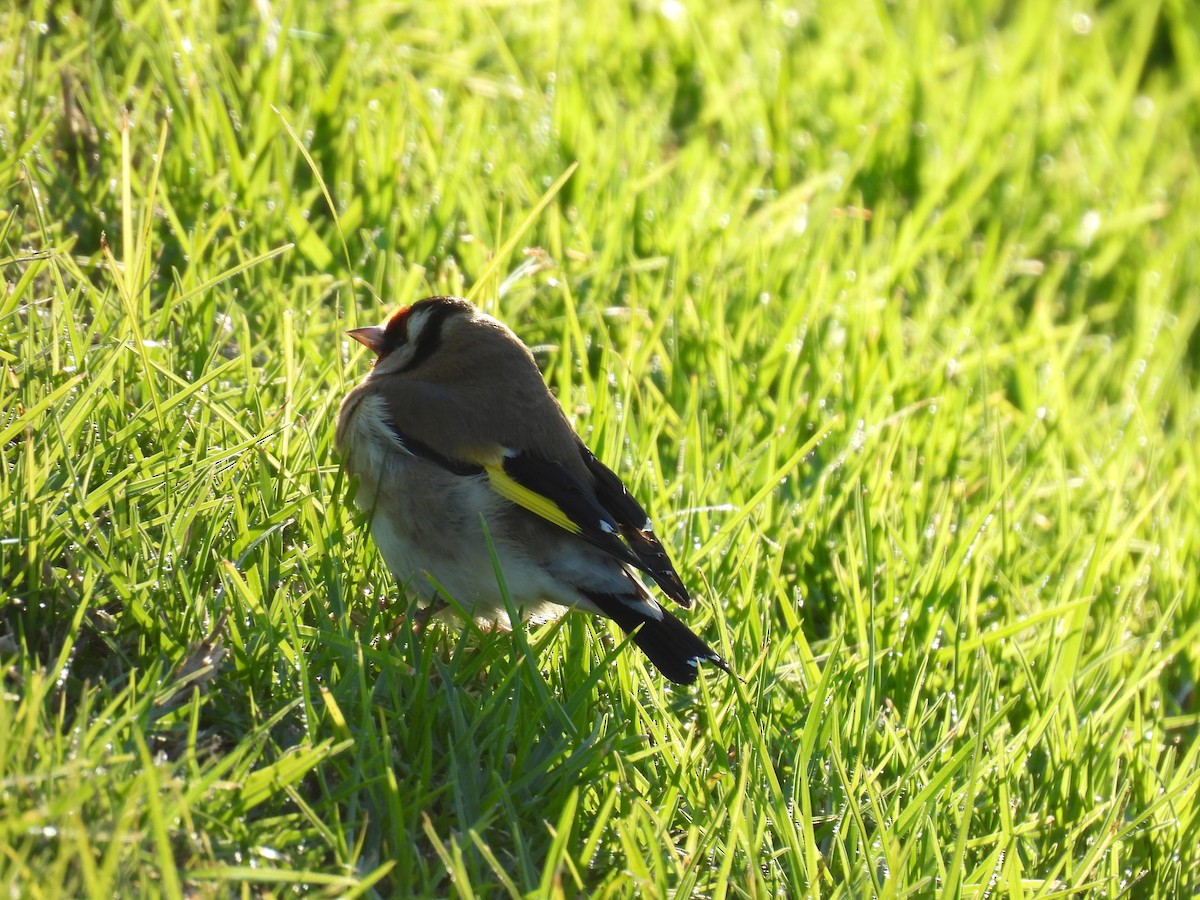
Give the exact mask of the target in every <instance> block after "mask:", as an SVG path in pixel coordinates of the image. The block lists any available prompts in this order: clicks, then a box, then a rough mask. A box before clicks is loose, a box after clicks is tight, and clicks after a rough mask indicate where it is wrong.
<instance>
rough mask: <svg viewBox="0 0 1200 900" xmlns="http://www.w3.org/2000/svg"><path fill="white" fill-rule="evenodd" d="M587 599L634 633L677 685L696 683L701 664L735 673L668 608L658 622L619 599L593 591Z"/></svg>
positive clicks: (656, 663) (638, 641)
mask: <svg viewBox="0 0 1200 900" xmlns="http://www.w3.org/2000/svg"><path fill="white" fill-rule="evenodd" d="M586 596H587V598H588V599H589V600H591V601H592V602H593V603H594V604H596V606H598V607H599V608H600V611H601V612H603V613H604V614H605V615H606V616H608V617H609V618H610V619H612V620H613V621H614V622H616V623H617V625H619V626H620V627H621V630H622V631H624V632H626V633H628V634H632V635H633V642H634V643H635V644H637V645H638V648H639V649H640V650H641V651H642V652H643V653H645V654H646V656H647V658H648V659H649V660H650V662H652V663H653V664H654V667H655V668H656V669H658V671H660V672H662V673H663V675H664V676H666V677H667V678H669V679H670V680H671V681H673V682H675V683H676V684H693V683H694V682H695V681H696V674H697V673H698V671H699V669H700V663H702V662H709V663H712V664H713V665H714V666H716V667H717V668H719V669H723V670H725V671H726V672H728V673H729V674H730V675H732V674H733V670H732V669H730V668H729V663H727V662H725V660H724V659H722V658H721V655H720V654H719V653H717V651H715V650H713V648H712V647H710V646H708V644H706V643H704V641H702V640H701V639H700V638H698V637H697V636H696V635H695V634H693V633H692V631H691V629H689V628H688V627H687V626H686V625H684V624H683V623H682V622H681V621H679V620H678V619H677V618H675V617H674V616H673V615H671V614H670V613H669V612H667V611H666V610H665V609H660V611H661V613H662V618H661V619H655V618H653V617H651V616H648V615H647V614H646V613H644V612H642V611H641V610H639V609H637V608H635V607H632V606H629V605H628V604H626V603H624V602H623V601H622V600H621V599H620V598H619V597H613V596H612V595H610V594H593V593H590V592H588V593H587V595H586ZM647 602H653V601H647Z"/></svg>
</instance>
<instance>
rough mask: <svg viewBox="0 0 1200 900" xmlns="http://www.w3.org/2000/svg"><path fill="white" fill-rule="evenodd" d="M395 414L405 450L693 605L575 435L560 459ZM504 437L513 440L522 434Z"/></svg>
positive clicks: (627, 502) (635, 507) (642, 514)
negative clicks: (475, 440) (471, 439)
mask: <svg viewBox="0 0 1200 900" xmlns="http://www.w3.org/2000/svg"><path fill="white" fill-rule="evenodd" d="M451 403H452V401H451ZM396 411H397V410H396V407H395V406H394V405H393V406H392V407H391V409H390V413H391V414H390V415H388V416H386V418H385V422H386V425H387V428H388V430H389V431H390V432H391V435H392V436H393V437H394V438H395V440H396V442H397V444H399V445H400V446H401V447H402V448H403V449H404V450H405V451H407V452H408V453H410V454H412V455H413V456H415V457H418V458H420V459H424V460H427V461H428V462H431V463H434V464H436V465H438V466H440V467H441V468H442V469H444V470H446V471H447V472H450V473H452V474H454V475H460V476H463V477H478V476H480V475H483V476H486V478H487V484H488V486H489V487H490V488H491V489H492V490H493V491H495V492H496V493H497V494H499V495H500V496H501V497H504V498H505V499H506V500H508V501H510V502H512V503H515V504H516V505H517V506H520V507H522V508H523V509H526V510H528V511H529V512H531V513H533V514H534V515H537V516H539V517H541V518H542V519H545V520H546V521H547V522H550V523H551V524H553V525H556V526H558V527H559V528H561V529H563V530H564V531H568V532H570V533H571V534H575V535H578V536H579V537H580V538H582V539H583V540H585V541H587V542H588V543H590V544H592V545H594V546H596V547H598V548H599V549H601V550H603V551H604V552H606V553H608V554H609V555H611V556H613V557H614V558H616V559H618V560H620V561H621V562H623V563H625V564H626V565H630V566H633V567H634V568H636V569H640V570H641V571H643V572H645V573H646V574H647V575H649V576H650V577H651V578H653V579H654V581H655V582H656V583H657V584H658V586H659V587H660V588H662V591H663V593H665V594H666V595H667V596H668V597H670V598H671V599H672V600H674V601H675V602H677V603H679V604H680V605H682V606H685V607H688V606H691V603H692V601H691V597H689V596H688V592H687V588H685V587H684V585H683V582H682V581H681V580H680V578H679V575H678V574H677V573H676V572H675V568H674V566H672V565H671V560H670V559H669V558H668V557H667V554H666V551H665V550H664V549H663V546H662V544H661V543H660V542H659V540H658V538H657V537H655V535H654V532H653V530H652V529H651V527H650V520H649V518H648V517H647V515H646V511H645V510H644V509H642V507H641V505H639V504H638V502H637V501H636V500H634V499H633V497H632V496H630V494H629V492H628V491H627V490H626V489H625V485H624V484H622V483H621V479H620V478H618V477H617V476H616V475H615V474H614V473H613V472H612V470H610V469H609V468H608V467H607V466H605V465H604V464H603V463H601V462H600V461H599V460H598V459H596V457H595V456H594V455H593V454H592V452H591V451H590V450H588V448H587V447H586V446H585V445H584V444H583V442H582V441H580V440H579V439H578V437H576V436H575V435H574V432H570V441H569V442H565V446H564V447H562V448H561V449H563V450H565V453H561V452H560V453H558V454H557V456H552V455H550V454H548V453H542V452H539V451H538V450H536V449H527V448H513V447H510V446H505V445H504V444H502V443H500V442H492V441H489V442H488V443H486V444H484V445H482V446H481V445H474V446H466V445H458V446H455V445H454V444H453V443H452V442H451V435H450V434H449V433H444V434H443V433H439V432H438V431H437V430H436V429H435V428H430V427H423V425H424V423H423V422H422V421H421V420H420V419H419V418H417V417H413V416H408V415H404V416H397V415H396V414H395V413H396ZM447 411H449V412H451V413H453V410H447ZM443 418H447V417H443ZM449 418H453V415H451V416H449ZM401 420H403V424H401ZM564 424H565V423H564ZM477 433H478V431H477ZM504 437H508V438H510V439H513V440H514V442H516V441H515V439H516V438H517V436H516V435H505V436H504ZM572 454H574V455H575V456H574V458H573V459H572V458H570V457H571V455H572ZM561 457H566V459H565V461H563V460H562V459H561Z"/></svg>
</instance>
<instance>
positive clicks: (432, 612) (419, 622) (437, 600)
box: [412, 597, 450, 634]
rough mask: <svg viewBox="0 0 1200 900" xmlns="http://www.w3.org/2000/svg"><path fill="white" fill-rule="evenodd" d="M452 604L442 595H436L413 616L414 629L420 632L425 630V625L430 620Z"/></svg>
mask: <svg viewBox="0 0 1200 900" xmlns="http://www.w3.org/2000/svg"><path fill="white" fill-rule="evenodd" d="M449 608H450V604H449V603H447V602H446V601H445V600H444V599H443V598H441V597H434V598H433V599H432V600H430V601H429V603H428V604H427V605H425V606H422V607H421V608H420V609H418V610H417V612H416V614H415V615H414V616H413V626H412V627H413V631H415V632H417V633H418V634H420V633H421V632H422V631H424V630H425V626H426V625H428V624H429V620H430V619H432V618H433V617H434V616H436V615H437V614H438V613H440V612H441V611H442V610H445V609H449Z"/></svg>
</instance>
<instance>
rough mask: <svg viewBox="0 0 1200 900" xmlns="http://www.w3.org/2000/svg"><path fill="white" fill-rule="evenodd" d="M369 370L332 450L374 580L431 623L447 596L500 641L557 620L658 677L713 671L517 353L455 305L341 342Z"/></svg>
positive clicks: (619, 498)
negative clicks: (365, 532) (624, 637)
mask: <svg viewBox="0 0 1200 900" xmlns="http://www.w3.org/2000/svg"><path fill="white" fill-rule="evenodd" d="M347 333H348V335H349V336H350V337H351V338H353V339H354V340H356V341H358V342H359V343H360V344H363V345H364V346H365V347H367V348H368V349H369V350H370V351H371V352H372V353H373V354H374V355H375V360H374V363H373V365H372V367H371V371H370V372H369V373H368V374H367V376H366V378H365V379H364V380H363V381H362V382H361V383H360V384H358V385H357V386H356V387H354V388H353V389H352V390H350V392H349V393H348V394H347V395H346V397H345V399H344V400H343V401H342V404H341V408H340V410H339V412H338V418H337V426H336V432H335V443H336V446H337V449H338V452H339V454H340V456H341V458H342V462H343V466H344V468H345V470H346V472H347V473H348V474H349V475H350V476H352V477H354V478H356V479H357V488H356V490H355V492H354V502H355V504H356V505H357V506H358V507H359V509H361V510H362V511H363V512H364V513H365V514H366V515H367V516H368V517H369V523H370V526H369V527H370V533H371V537H372V538H373V540H374V543H375V545H376V546H377V548H378V550H379V552H380V555H381V556H382V557H383V560H384V562H385V563H386V565H387V567H388V569H389V570H390V572H391V574H392V575H393V577H394V578H395V579H396V581H397V582H398V583H399V584H400V585H401V586H402V587H403V588H404V589H406V590H407V591H409V592H415V594H416V599H418V601H419V602H423V603H424V605H423V606H422V608H421V612H420V613H418V615H420V614H421V613H428V612H430V611H433V610H436V611H439V612H440V611H442V610H444V608H445V607H446V606H448V604H447V603H446V601H445V600H444V598H443V592H444V593H445V594H449V596H450V597H451V598H453V600H454V601H455V603H457V604H458V605H459V606H460V607H461V608H462V609H463V610H464V611H465V612H466V613H467V614H468V615H470V616H471V617H472V618H474V619H475V620H476V621H478V622H481V623H490V624H492V625H496V626H499V627H508V626H510V625H511V623H510V622H509V621H508V619H509V617H508V615H507V609H508V607H507V605H506V603H505V600H504V590H503V589H502V588H501V587H500V579H499V578H498V577H497V571H496V569H497V566H496V565H494V563H493V553H494V559H495V563H497V564H498V568H499V574H500V575H501V576H502V578H503V582H504V584H505V586H506V588H507V592H508V596H509V597H510V599H511V601H512V603H513V605H514V606H516V607H517V608H519V609H521V611H522V614H523V617H524V618H529V619H533V620H535V621H546V620H549V619H552V618H555V617H556V616H557V615H558V614H559V613H561V612H563V611H564V610H567V609H573V610H579V611H583V612H587V613H592V614H596V615H600V616H604V617H607V618H609V619H612V620H613V621H614V622H615V623H616V624H617V625H618V626H619V627H620V628H621V629H622V630H623V631H624V632H626V633H628V634H631V635H632V640H633V643H634V644H635V645H637V647H639V648H640V649H641V650H642V652H643V653H645V655H646V656H647V657H648V658H649V660H650V662H651V663H653V665H654V666H655V668H657V669H658V671H659V672H661V673H662V674H663V675H664V676H665V677H666V678H668V679H669V680H670V681H673V682H675V683H678V684H692V683H694V682H695V681H696V678H697V674H698V671H699V667H700V665H701V664H702V663H708V664H712V665H715V666H716V667H717V668H719V669H722V670H724V671H725V672H727V673H730V674H733V672H732V669H731V668H730V666H729V664H728V663H727V662H726V661H725V660H724V659H723V658H722V657H721V656H720V654H718V653H717V652H716V651H715V650H713V649H712V647H710V646H709V645H708V644H706V643H705V642H704V641H703V640H702V639H701V638H700V637H698V636H697V635H695V634H694V633H693V632H692V631H691V630H690V629H689V628H688V627H687V626H686V625H685V624H684V623H683V622H682V621H680V620H679V619H678V618H676V617H675V616H674V615H672V614H671V613H670V612H669V611H668V610H666V609H664V608H663V606H662V605H661V604H660V603H659V602H658V601H657V600H656V599H655V597H654V596H653V595H652V593H651V590H650V589H649V588H648V587H647V584H646V582H647V581H649V582H652V583H653V584H654V585H656V586H657V587H658V589H659V591H661V592H662V594H664V595H665V596H666V597H668V598H670V599H671V600H672V601H674V602H675V603H677V604H679V605H680V606H682V607H684V608H689V607H691V605H692V599H691V595H690V594H689V593H688V590H687V588H686V587H685V586H684V583H683V581H682V579H681V578H680V576H679V574H678V572H677V571H676V569H675V566H674V565H673V563H672V562H671V559H670V557H669V556H668V555H667V551H666V549H665V548H664V547H663V545H662V542H661V541H660V540H659V539H658V537H657V536H656V535H655V533H654V529H653V525H652V523H651V521H650V518H649V516H647V514H646V512H645V510H644V509H643V508H642V506H641V505H640V504H639V503H638V502H637V500H635V499H634V498H633V496H632V495H631V494H630V493H629V491H628V490H627V489H626V487H625V485H624V483H623V482H622V481H621V479H620V478H619V477H618V476H617V475H616V474H615V473H614V472H613V471H612V470H611V469H610V468H608V467H607V466H606V465H604V463H602V462H601V461H600V460H599V459H597V458H596V456H595V454H593V453H592V451H591V450H589V449H588V447H587V446H586V445H585V444H584V442H583V441H582V440H581V439H580V438H579V436H578V434H577V433H576V432H575V430H574V428H572V426H571V424H570V422H569V421H568V420H567V417H566V415H565V414H564V413H563V410H562V407H561V406H560V405H559V404H558V401H557V400H556V399H555V398H554V395H553V394H552V393H551V392H550V389H549V388H548V387H547V386H546V383H545V380H544V379H543V377H542V373H541V371H540V369H539V368H538V365H537V362H536V361H535V360H534V357H533V353H532V352H531V351H530V350H529V348H528V347H527V346H526V345H525V344H524V343H523V342H522V341H521V339H520V338H519V337H517V335H516V334H514V333H513V332H512V331H511V330H510V329H509V328H508V327H507V326H506V325H504V324H503V323H502V322H500V321H498V320H497V319H495V318H493V317H492V316H489V315H487V314H486V313H484V312H483V311H482V310H480V309H479V308H477V307H476V306H475V305H474V304H472V303H471V302H469V301H467V300H464V299H462V298H460V297H449V296H433V297H426V298H424V299H422V300H418V301H416V302H414V303H412V304H411V305H408V306H404V307H402V308H400V309H399V310H397V311H396V312H395V313H394V314H392V315H391V316H390V317H389V318H388V319H387V320H386V321H385V322H383V323H382V324H380V325H374V326H368V327H365V328H355V329H353V330H352V331H349V332H347Z"/></svg>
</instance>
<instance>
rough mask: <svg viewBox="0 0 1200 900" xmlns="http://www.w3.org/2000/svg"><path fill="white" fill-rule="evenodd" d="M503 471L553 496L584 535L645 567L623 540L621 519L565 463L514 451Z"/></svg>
mask: <svg viewBox="0 0 1200 900" xmlns="http://www.w3.org/2000/svg"><path fill="white" fill-rule="evenodd" d="M504 471H505V473H506V474H507V475H508V477H509V478H511V479H512V480H513V481H515V482H517V483H518V484H520V485H521V486H523V487H526V488H529V490H531V491H534V492H536V493H538V494H541V495H542V496H543V497H546V498H548V499H550V500H553V501H554V503H555V505H557V506H558V508H559V509H561V510H562V511H563V513H565V514H566V516H567V518H568V519H570V520H571V521H572V522H574V523H575V525H576V527H577V528H579V536H580V537H581V538H583V539H584V540H586V541H588V542H589V543H591V544H595V545H596V546H597V547H599V548H600V549H601V550H603V551H605V552H606V553H609V554H611V555H612V556H615V557H616V558H617V559H619V560H621V562H624V563H627V564H629V565H631V566H636V567H638V568H641V567H642V566H641V562H640V561H639V559H638V558H637V556H636V555H635V554H634V552H633V551H632V550H630V549H629V548H628V547H626V546H625V544H624V543H622V542H621V538H620V536H619V535H620V534H621V526H620V523H619V522H617V521H615V520H614V519H613V517H612V515H610V514H609V512H608V511H607V510H606V509H605V508H604V507H603V506H602V505H601V504H600V503H599V502H598V501H597V499H596V497H595V495H594V494H593V493H592V492H591V491H589V490H588V489H587V486H586V485H582V484H580V483H579V480H578V479H577V478H575V477H573V476H572V475H571V473H570V472H569V471H567V468H566V466H564V465H563V464H562V463H560V462H558V461H557V460H552V459H548V458H546V457H544V456H539V455H537V454H531V453H524V452H522V453H514V454H512V455H511V456H506V457H505V458H504ZM647 574H649V573H647Z"/></svg>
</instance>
